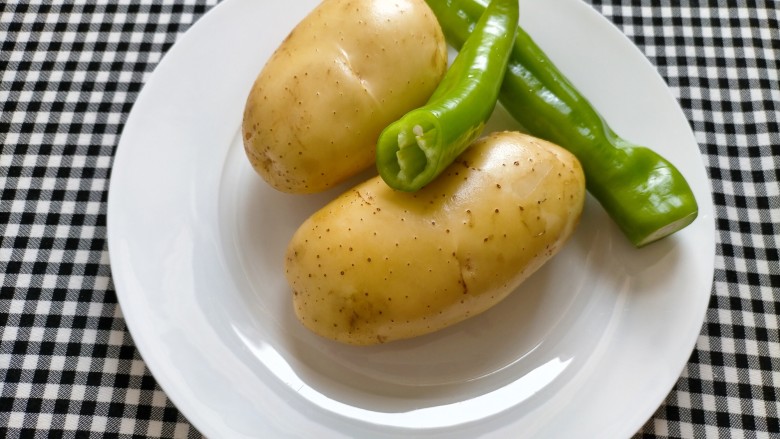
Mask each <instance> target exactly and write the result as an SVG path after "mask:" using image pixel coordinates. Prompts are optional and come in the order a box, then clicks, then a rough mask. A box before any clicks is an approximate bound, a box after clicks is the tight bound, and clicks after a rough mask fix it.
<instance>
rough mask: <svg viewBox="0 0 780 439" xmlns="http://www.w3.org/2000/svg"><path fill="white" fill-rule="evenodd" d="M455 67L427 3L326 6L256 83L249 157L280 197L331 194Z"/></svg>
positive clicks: (248, 121)
mask: <svg viewBox="0 0 780 439" xmlns="http://www.w3.org/2000/svg"><path fill="white" fill-rule="evenodd" d="M446 68H447V47H446V44H445V42H444V35H443V34H442V30H441V27H440V26H439V23H438V21H437V20H436V17H435V16H434V15H433V13H432V12H431V10H430V9H429V8H428V5H427V4H426V3H425V2H424V1H423V0H392V1H391V0H362V1H357V0H324V1H323V2H322V3H321V4H320V5H319V6H317V7H316V8H315V9H314V10H313V11H312V12H311V13H310V14H309V15H308V16H306V18H304V19H303V20H302V21H301V22H300V23H299V24H298V25H297V26H296V28H295V29H293V31H292V32H291V33H290V35H289V36H288V37H287V38H286V39H285V40H284V42H283V43H282V44H281V46H280V47H279V48H278V49H277V50H276V52H274V54H273V55H272V56H271V58H270V59H269V60H268V62H267V63H266V65H265V66H264V68H263V69H262V71H261V72H260V74H259V75H258V77H257V79H256V80H255V83H254V85H253V86H252V89H251V91H250V93H249V96H248V98H247V102H246V106H245V109H244V118H243V124H242V133H243V139H244V149H245V151H246V154H247V156H248V157H249V160H250V162H251V163H252V166H253V167H254V168H255V170H256V171H257V172H258V173H259V174H260V175H261V176H262V177H263V178H264V179H265V180H266V181H267V182H268V183H269V184H270V185H271V186H273V187H274V188H276V189H278V190H280V191H284V192H291V193H314V192H320V191H323V190H325V189H328V188H330V187H332V186H334V185H336V184H337V183H339V182H341V181H343V180H345V179H346V178H348V177H350V176H353V175H355V174H357V173H358V172H360V171H361V170H363V169H366V168H367V167H369V166H370V165H372V164H373V163H374V159H375V143H376V140H377V138H378V137H379V133H380V132H381V131H382V129H384V128H385V127H386V126H387V125H389V124H390V123H392V122H393V121H395V120H396V119H398V118H400V117H401V116H402V115H404V114H405V113H407V112H408V111H409V110H411V109H413V108H416V107H418V106H420V105H422V104H424V103H425V102H426V101H427V100H428V98H429V97H430V95H431V94H432V93H433V91H434V89H435V88H436V86H437V85H438V83H439V81H440V80H441V78H442V76H443V75H444V72H445V70H446Z"/></svg>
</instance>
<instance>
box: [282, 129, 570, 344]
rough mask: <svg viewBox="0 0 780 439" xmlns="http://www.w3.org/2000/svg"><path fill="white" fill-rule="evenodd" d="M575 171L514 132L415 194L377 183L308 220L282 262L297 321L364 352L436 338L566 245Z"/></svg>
mask: <svg viewBox="0 0 780 439" xmlns="http://www.w3.org/2000/svg"><path fill="white" fill-rule="evenodd" d="M584 199H585V178H584V176H583V173H582V168H581V167H580V163H579V162H578V161H577V159H576V158H575V157H574V156H573V155H572V154H571V153H569V152H568V151H566V150H564V149H563V148H561V147H559V146H557V145H553V144H551V143H549V142H545V141H543V140H540V139H536V138H533V137H530V136H527V135H524V134H520V133H517V132H502V133H494V134H491V135H489V136H487V137H484V138H482V139H480V140H478V141H477V142H475V143H474V144H473V145H472V146H471V147H470V148H469V149H468V150H466V152H464V153H463V154H462V155H461V156H460V157H459V158H458V159H457V160H456V161H455V162H454V163H453V164H452V165H451V166H450V167H449V168H447V170H446V171H445V172H444V173H443V174H442V175H441V176H440V177H439V178H438V179H436V180H434V182H433V183H431V184H430V185H428V186H426V187H425V188H423V189H422V190H420V191H419V192H416V193H407V192H399V191H394V190H392V189H390V188H389V187H388V186H387V185H386V184H385V183H384V182H383V181H382V180H381V179H380V178H379V177H376V178H373V179H370V180H368V181H366V182H364V183H362V184H359V185H357V186H355V187H354V188H353V189H351V190H349V191H347V192H346V193H344V194H342V195H341V196H339V197H337V198H336V199H334V200H333V201H332V202H330V203H329V204H328V205H326V206H325V207H323V208H322V209H320V210H319V211H317V212H316V213H314V214H313V215H312V216H311V217H309V218H308V219H307V220H306V221H305V222H304V223H303V224H302V225H301V226H300V228H299V229H298V230H297V231H296V233H295V234H294V236H293V238H292V240H291V242H290V243H289V246H288V248H287V252H286V261H285V265H286V267H285V269H286V277H287V281H288V282H289V284H290V286H291V289H292V293H293V306H294V309H295V313H296V315H297V316H298V319H299V320H300V321H301V322H302V323H303V325H305V326H306V327H308V328H309V329H311V330H312V331H314V332H315V333H317V334H319V335H322V336H323V337H327V338H329V339H333V340H337V341H340V342H344V343H349V344H356V345H369V344H376V343H382V342H387V341H391V340H398V339H404V338H409V337H414V336H417V335H421V334H425V333H429V332H432V331H436V330H438V329H441V328H444V327H447V326H449V325H452V324H454V323H457V322H460V321H462V320H464V319H466V318H468V317H471V316H475V315H477V314H479V313H481V312H483V311H485V310H487V309H488V308H490V307H492V306H493V305H495V304H497V303H498V302H499V301H501V300H502V299H503V298H505V297H506V296H507V295H508V294H509V293H510V292H511V291H513V290H514V289H515V288H517V286H518V285H519V284H520V283H521V282H522V281H523V280H525V279H526V278H527V277H528V276H530V275H531V274H532V273H533V272H534V271H536V270H537V269H538V268H539V267H540V266H541V265H542V264H544V263H545V262H546V261H547V260H549V259H550V258H551V257H552V256H553V255H554V254H555V253H556V252H557V251H558V250H559V249H560V248H561V247H562V246H563V244H564V243H565V242H566V240H567V239H568V238H569V237H570V236H571V234H572V232H573V230H574V229H575V226H576V224H577V223H578V221H579V218H580V214H581V212H582V208H583V202H584Z"/></svg>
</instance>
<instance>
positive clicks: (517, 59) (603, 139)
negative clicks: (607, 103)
mask: <svg viewBox="0 0 780 439" xmlns="http://www.w3.org/2000/svg"><path fill="white" fill-rule="evenodd" d="M426 2H427V3H428V5H429V6H430V7H431V9H432V10H433V12H434V14H436V17H437V18H438V20H439V23H440V24H441V26H442V29H443V30H444V34H445V36H446V37H447V40H448V42H449V43H450V44H451V45H453V46H455V47H456V48H457V47H460V46H461V45H462V44H463V42H464V41H465V40H466V39H467V38H468V36H469V33H470V29H471V28H472V27H473V26H474V23H475V22H476V21H477V20H478V18H479V17H480V16H481V14H482V13H483V11H485V6H484V0H426ZM499 99H500V102H501V104H502V105H503V106H504V107H505V108H506V110H507V111H508V112H509V113H510V114H511V115H512V116H513V117H514V118H515V119H516V120H517V121H518V122H520V124H521V125H522V126H523V127H524V128H525V129H526V130H528V132H529V133H530V134H532V135H534V136H537V137H540V138H543V139H546V140H548V141H551V142H553V143H557V144H558V145H560V146H562V147H564V148H566V149H568V150H569V151H571V152H572V153H573V154H574V155H575V156H576V157H577V158H578V159H579V160H580V162H581V163H582V167H583V170H584V171H585V180H586V185H587V188H588V191H589V192H590V193H591V194H592V195H593V196H594V197H595V198H596V199H597V200H598V201H599V203H601V205H602V206H603V207H604V209H605V210H606V211H607V213H608V214H609V215H610V217H611V218H612V219H613V220H614V221H615V222H616V223H617V224H618V226H619V227H620V229H621V230H622V231H623V233H624V234H625V235H626V236H627V237H628V238H629V240H631V242H632V243H633V244H634V245H636V246H637V247H641V246H644V245H646V244H649V243H651V242H653V241H656V240H658V239H661V238H663V237H665V236H668V235H670V234H672V233H675V232H677V231H679V230H681V229H683V228H685V227H686V226H687V225H689V224H690V223H691V222H693V220H694V219H696V216H697V215H698V205H697V203H696V199H695V197H694V195H693V192H692V191H691V188H690V186H689V185H688V182H687V181H686V180H685V178H684V177H683V175H682V174H681V173H680V172H679V171H678V170H677V168H675V167H674V165H672V164H671V163H670V162H669V161H667V160H666V159H664V158H663V157H661V156H660V155H659V154H657V153H655V152H654V151H652V150H650V149H648V148H645V147H642V146H637V145H634V144H632V143H630V142H628V141H626V140H624V139H622V138H621V137H620V136H618V135H617V134H615V132H614V131H612V129H611V128H610V127H609V125H608V124H607V122H606V121H605V120H604V119H603V118H602V117H601V115H599V113H598V112H597V111H596V110H595V109H594V108H593V106H592V105H591V104H590V103H589V102H588V101H587V99H585V97H583V96H582V94H580V93H579V92H578V91H577V89H576V88H575V87H574V86H573V85H572V83H571V82H570V81H569V80H568V79H567V78H566V77H565V76H564V75H563V74H562V73H561V72H560V71H559V70H558V68H557V67H555V65H554V64H553V63H552V61H551V60H550V59H549V58H548V57H547V55H546V54H545V53H544V52H543V51H542V50H541V49H540V48H539V46H537V45H536V43H535V42H534V41H533V40H532V39H531V37H530V36H529V35H528V34H527V33H525V31H523V29H522V28H518V30H517V33H516V36H515V41H514V47H513V48H512V53H511V55H510V61H509V65H508V67H507V73H506V75H505V77H504V82H503V84H502V88H501V94H500V98H499Z"/></svg>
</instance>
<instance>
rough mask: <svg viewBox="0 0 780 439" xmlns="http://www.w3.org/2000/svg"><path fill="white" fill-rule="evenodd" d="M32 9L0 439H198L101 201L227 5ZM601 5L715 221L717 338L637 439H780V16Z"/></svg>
mask: <svg viewBox="0 0 780 439" xmlns="http://www.w3.org/2000/svg"><path fill="white" fill-rule="evenodd" d="M32 3H34V4H30V2H27V1H19V2H17V1H13V0H12V1H10V2H9V1H4V2H2V3H0V44H2V49H0V74H1V75H2V78H1V79H0V108H2V110H0V147H2V153H0V232H1V233H0V238H1V239H2V241H1V244H0V277H1V278H2V287H1V288H2V289H0V436H1V437H91V436H95V437H112V436H115V437H118V436H132V435H136V436H138V437H199V436H200V434H199V433H198V432H197V430H195V429H194V428H193V427H192V426H191V425H190V424H189V423H188V421H187V419H185V418H184V417H183V416H182V414H181V413H180V412H179V411H178V410H177V409H176V407H175V406H173V405H172V404H171V402H170V401H169V400H168V398H167V397H166V395H165V393H164V392H163V391H162V390H161V389H160V387H159V386H158V385H157V383H156V381H155V379H154V378H153V377H152V375H151V374H150V372H149V370H148V369H147V368H146V366H145V365H144V362H143V360H142V359H141V357H140V356H139V354H138V352H137V350H136V348H135V347H134V345H133V341H132V339H131V336H130V334H129V333H128V331H127V328H126V326H125V323H124V320H123V317H122V312H121V309H120V307H119V306H118V304H117V298H116V294H115V292H114V286H113V284H112V279H111V270H110V261H109V258H108V252H107V249H106V199H107V194H108V184H109V179H110V174H111V165H112V159H113V156H114V153H115V151H116V147H117V143H118V141H119V137H120V134H121V132H122V127H123V124H124V122H125V121H126V119H127V116H128V114H129V111H130V109H131V108H132V106H133V102H134V101H135V99H136V98H137V97H138V94H139V92H140V90H141V89H142V87H143V85H144V83H145V81H146V80H147V79H148V78H149V75H150V74H151V72H152V71H153V70H154V68H155V66H156V64H157V63H158V62H159V61H160V59H161V57H162V56H163V55H164V54H165V52H166V51H167V50H168V49H169V48H170V47H171V45H172V44H173V43H174V42H175V41H176V39H177V38H178V37H180V36H181V35H182V33H183V32H185V31H186V30H187V29H188V28H189V26H190V25H192V23H194V22H195V21H197V20H198V19H199V18H200V17H202V16H203V15H204V14H205V13H206V12H208V10H209V9H210V8H211V7H213V6H214V5H215V4H216V3H217V1H216V0H176V1H169V2H165V3H164V4H163V5H161V4H162V3H163V2H150V1H133V2H130V1H107V0H100V1H96V2H66V3H65V4H59V2H57V3H58V4H57V5H49V4H48V2H32ZM40 3H46V4H40ZM76 3H77V4H76ZM85 3H86V4H85ZM589 3H590V4H592V5H593V6H594V7H595V8H596V10H598V11H599V12H600V13H601V14H603V15H604V16H605V17H606V18H607V19H609V20H610V21H612V22H613V23H615V24H616V25H617V26H618V28H619V29H620V30H621V31H622V32H623V33H625V34H626V35H627V36H628V37H629V38H630V39H631V40H632V41H634V43H635V44H636V45H637V46H638V47H639V48H640V50H642V51H643V53H644V54H645V55H646V56H647V57H648V59H649V60H650V61H651V62H652V63H653V64H654V65H655V66H656V67H657V68H658V70H659V72H660V73H661V75H662V76H663V78H664V79H665V80H666V82H667V83H668V84H669V86H670V88H671V90H672V92H673V94H674V95H675V96H676V97H677V99H678V100H679V102H680V104H681V106H682V108H683V110H684V112H685V115H686V116H687V118H688V120H689V122H690V125H691V127H692V128H693V131H694V134H695V136H696V140H697V141H698V143H699V146H700V149H701V152H702V154H703V155H704V159H705V165H706V170H707V174H708V175H709V177H710V178H711V183H712V197H713V200H714V203H715V216H716V218H715V219H716V255H715V277H714V281H713V286H712V295H711V299H710V304H709V309H708V312H707V314H706V321H705V322H704V324H703V326H702V328H701V334H700V336H699V338H698V341H697V344H696V348H695V350H694V352H693V353H692V355H691V357H690V360H689V362H688V364H687V366H686V367H685V368H684V370H683V372H682V376H681V377H680V378H679V380H678V382H677V384H676V386H675V387H674V389H673V390H672V391H671V393H670V394H669V396H668V397H667V398H666V400H665V401H664V403H663V405H661V406H660V407H659V408H658V410H657V412H656V413H655V414H654V415H653V417H652V419H649V420H648V422H647V424H646V425H645V426H644V428H643V429H642V430H641V431H639V432H638V433H637V437H647V438H651V437H686V438H687V437H704V436H706V437H735V438H736V437H770V436H774V437H780V415H779V414H778V405H777V403H776V402H775V401H776V400H777V399H780V394H778V393H780V391H779V389H780V340H779V339H778V326H780V325H779V323H780V309H779V308H778V305H780V262H779V261H780V257H779V255H778V234H780V184H779V181H778V180H780V109H779V108H778V106H780V78H778V75H779V74H780V62H779V61H778V60H779V59H780V12H778V11H779V10H780V5H779V4H778V3H777V2H775V1H772V0H763V1H762V0H756V1H748V2H746V1H735V2H728V4H729V6H723V5H724V4H725V3H726V2H709V4H710V6H700V5H699V4H698V2H693V3H691V2H681V3H682V4H681V5H678V6H674V7H671V6H658V4H668V3H667V2H619V1H615V0H612V1H610V0H604V1H600V0H598V1H593V0H591V1H589ZM623 3H628V5H625V4H623ZM651 3H652V5H651ZM675 3H677V2H675ZM646 4H647V5H646ZM702 257H708V256H707V255H702Z"/></svg>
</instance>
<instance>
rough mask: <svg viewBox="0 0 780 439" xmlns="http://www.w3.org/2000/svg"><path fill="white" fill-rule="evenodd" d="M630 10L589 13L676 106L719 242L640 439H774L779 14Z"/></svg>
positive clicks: (760, 6)
mask: <svg viewBox="0 0 780 439" xmlns="http://www.w3.org/2000/svg"><path fill="white" fill-rule="evenodd" d="M639 3H643V2H638V1H634V2H631V4H632V6H621V5H620V2H617V1H597V2H594V5H595V6H596V9H598V10H599V11H600V12H601V13H602V14H604V15H605V16H607V17H608V18H609V19H610V20H611V21H613V22H614V23H615V24H617V25H618V27H620V28H621V29H622V31H623V32H624V33H625V34H626V35H628V36H629V38H631V39H632V40H633V41H634V42H635V43H636V44H637V45H638V46H639V47H640V48H641V49H642V50H643V51H644V53H645V55H646V56H647V57H648V58H649V59H650V60H651V61H652V62H653V64H655V65H656V66H658V68H659V70H660V72H661V75H662V76H663V77H664V78H665V79H666V81H667V82H668V84H669V85H670V86H671V88H672V90H673V92H674V93H675V94H676V96H677V98H678V99H679V100H680V103H681V105H682V107H683V109H684V110H685V114H686V115H687V117H688V120H689V121H690V123H691V125H692V127H693V130H694V133H695V135H696V138H697V141H698V142H699V145H700V148H701V151H702V152H703V153H704V154H705V158H706V160H707V171H708V173H709V176H710V177H711V180H712V186H713V197H714V198H713V200H714V202H715V211H716V212H715V213H716V231H717V242H716V247H717V248H716V261H715V282H714V286H713V295H712V298H711V301H710V308H709V311H708V313H707V320H706V322H705V325H704V327H703V328H702V333H701V335H700V337H699V340H698V342H697V345H696V351H695V352H694V353H693V355H692V356H691V358H690V361H689V363H688V365H687V367H686V368H685V371H684V372H683V375H682V377H681V378H680V380H679V381H678V383H677V385H676V387H675V389H674V391H673V392H672V393H671V394H670V395H669V396H668V398H667V399H666V402H665V404H664V405H663V406H662V407H661V408H659V410H658V411H657V412H656V413H655V416H654V418H653V419H652V420H651V421H650V422H648V423H647V425H646V426H645V427H644V429H643V430H642V431H641V432H640V436H641V437H656V436H660V437H686V438H688V437H722V438H727V437H728V438H732V437H734V438H737V437H738V438H742V437H746V438H751V437H770V436H772V437H780V415H779V414H778V404H777V402H776V401H777V400H778V399H780V339H779V338H778V337H779V336H780V333H779V332H778V326H779V325H780V258H779V257H778V248H780V246H779V245H778V244H780V242H779V238H778V236H779V235H780V77H779V75H780V61H779V60H780V12H779V11H780V5H779V4H778V3H777V2H776V1H772V0H766V1H761V0H757V1H740V2H728V3H729V4H731V5H734V4H739V6H730V7H725V6H723V4H725V2H723V3H719V2H709V5H710V6H709V7H707V6H706V5H705V6H701V5H699V4H698V3H699V2H683V3H684V6H675V7H646V6H640V5H639ZM675 3H677V2H675ZM665 4H666V3H665Z"/></svg>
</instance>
